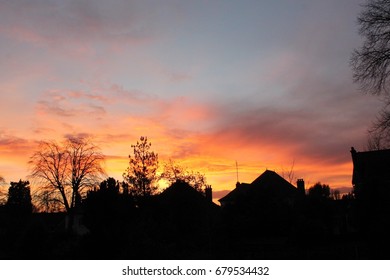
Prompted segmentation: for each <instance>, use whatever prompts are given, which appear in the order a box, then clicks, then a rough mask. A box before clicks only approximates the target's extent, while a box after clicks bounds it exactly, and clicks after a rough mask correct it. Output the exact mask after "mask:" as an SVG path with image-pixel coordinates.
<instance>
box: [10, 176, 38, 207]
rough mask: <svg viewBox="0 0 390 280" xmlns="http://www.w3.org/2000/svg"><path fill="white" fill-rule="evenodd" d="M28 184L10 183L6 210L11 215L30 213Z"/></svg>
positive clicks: (25, 182) (22, 182) (23, 182)
mask: <svg viewBox="0 0 390 280" xmlns="http://www.w3.org/2000/svg"><path fill="white" fill-rule="evenodd" d="M29 185H30V182H29V181H22V180H19V182H11V186H10V187H9V189H8V200H7V204H6V206H7V208H8V209H9V210H10V211H11V213H20V214H28V213H31V212H32V203H31V193H30V186H29Z"/></svg>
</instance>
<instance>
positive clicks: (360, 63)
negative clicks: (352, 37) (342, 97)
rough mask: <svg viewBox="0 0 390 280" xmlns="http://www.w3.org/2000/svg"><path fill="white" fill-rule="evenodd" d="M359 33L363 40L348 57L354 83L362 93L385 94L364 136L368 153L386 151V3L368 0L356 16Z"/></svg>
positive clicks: (389, 68)
mask: <svg viewBox="0 0 390 280" xmlns="http://www.w3.org/2000/svg"><path fill="white" fill-rule="evenodd" d="M358 24H359V33H360V35H361V36H362V37H363V38H364V41H363V45H362V46H361V48H360V49H355V50H354V51H353V53H352V56H351V61H350V62H351V67H352V71H353V79H354V82H356V83H358V84H360V86H361V89H362V90H363V91H364V92H368V93H371V94H374V95H379V94H385V95H386V96H387V98H386V99H385V100H384V103H385V106H384V107H383V109H382V111H381V112H380V113H379V115H378V117H377V119H376V120H375V121H374V123H373V124H372V127H371V129H370V130H369V134H368V143H367V146H368V147H367V148H368V150H379V149H383V148H389V147H390V131H389V130H390V112H389V110H388V107H389V105H390V99H389V76H390V32H389V29H390V0H369V1H367V2H366V3H365V4H364V5H363V10H362V12H361V13H360V15H359V16H358Z"/></svg>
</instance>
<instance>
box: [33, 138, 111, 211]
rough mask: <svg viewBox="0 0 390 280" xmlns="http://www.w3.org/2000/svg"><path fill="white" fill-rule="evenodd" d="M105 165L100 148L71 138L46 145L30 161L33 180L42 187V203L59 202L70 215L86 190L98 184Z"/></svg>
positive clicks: (84, 140) (79, 139)
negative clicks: (103, 164) (59, 142)
mask: <svg viewBox="0 0 390 280" xmlns="http://www.w3.org/2000/svg"><path fill="white" fill-rule="evenodd" d="M103 161H104V156H103V155H102V153H101V152H100V150H99V149H98V147H97V146H95V145H94V144H92V142H91V141H90V140H88V139H85V138H69V139H66V141H64V142H63V143H61V144H58V143H57V142H55V141H51V142H45V141H43V142H41V143H40V146H39V148H38V150H37V151H36V152H35V153H34V154H33V156H32V157H31V159H30V161H29V164H30V166H31V167H32V172H31V175H30V176H31V177H32V178H34V179H36V180H38V181H39V183H40V185H41V186H42V187H41V190H42V192H41V194H42V195H43V196H46V198H45V199H43V201H45V200H46V203H48V201H50V200H52V201H58V200H60V201H61V202H62V203H63V205H64V207H65V210H66V211H67V212H70V211H71V210H72V209H74V208H76V207H77V206H78V205H79V203H80V201H81V197H82V195H84V194H85V193H86V189H87V188H89V187H93V186H95V185H97V184H98V183H99V181H100V177H101V175H103V174H104V170H103V168H102V163H103Z"/></svg>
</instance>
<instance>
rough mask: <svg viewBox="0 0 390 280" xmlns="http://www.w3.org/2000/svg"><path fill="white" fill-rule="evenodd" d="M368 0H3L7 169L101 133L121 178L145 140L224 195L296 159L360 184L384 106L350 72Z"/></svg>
mask: <svg viewBox="0 0 390 280" xmlns="http://www.w3.org/2000/svg"><path fill="white" fill-rule="evenodd" d="M360 4H362V1H358V0H343V1H339V0H327V1H323V0H314V1H313V0H307V1H298V0H284V1H281V0H278V1H260V0H253V1H249V0H248V1H247V0H243V1H227V0H225V1H206V0H204V1H202V0H198V1H161V0H155V1H149V0H146V1H144V0H143V1H125V0H122V1H119V0H114V1H112V0H110V1H106V0H105V1H103V0H93V1H92V0H91V1H64V0H58V1H54V0H37V1H28V0H25V1H18V0H13V1H7V0H0V73H1V75H0V95H1V102H0V175H1V176H3V177H4V178H5V179H6V181H7V182H10V181H16V180H19V179H20V178H21V179H25V178H26V177H27V175H28V173H29V171H28V166H27V162H28V160H29V157H30V156H31V154H32V153H33V151H34V149H36V145H37V142H38V141H39V140H50V139H57V140H58V141H60V140H61V139H63V138H64V137H66V136H67V135H84V136H89V137H92V138H93V140H94V142H95V143H96V144H97V145H99V146H100V147H101V149H102V152H103V153H104V154H105V155H106V156H107V160H106V163H105V166H106V170H107V174H108V175H109V176H113V177H115V178H116V179H118V180H122V173H123V172H124V171H125V169H126V167H127V166H128V155H129V154H131V152H132V150H131V145H132V144H134V143H136V141H137V140H138V139H139V137H140V136H147V137H148V139H149V140H150V141H151V142H152V148H153V150H154V151H155V152H157V153H158V154H159V160H160V163H161V164H162V163H163V162H164V161H166V160H168V159H169V158H172V159H173V160H175V161H177V162H179V163H181V164H182V165H184V166H187V167H188V168H189V169H192V170H194V171H199V172H201V173H204V174H205V175H206V177H207V179H208V183H210V184H211V185H212V186H213V190H214V194H215V195H214V196H216V197H218V196H221V195H223V193H224V192H223V191H224V190H231V189H233V188H234V186H235V183H236V161H237V162H238V169H239V180H240V181H241V182H248V183H250V182H252V181H253V180H254V179H255V178H256V177H257V176H259V175H260V174H261V173H262V172H264V171H265V170H266V169H270V170H275V171H276V172H278V173H279V174H282V173H283V171H285V172H287V171H288V170H289V169H290V168H291V167H292V165H293V163H294V175H295V177H296V178H303V179H305V181H306V184H307V186H310V185H313V184H314V183H316V182H317V181H320V182H321V183H325V184H329V185H330V186H331V187H333V188H339V187H350V186H351V174H352V163H351V156H350V153H349V151H350V148H351V146H354V147H355V148H356V149H357V150H358V151H359V150H364V148H365V144H366V137H367V135H366V131H367V129H368V128H369V126H370V124H371V122H372V121H373V120H374V119H375V116H376V114H377V113H378V111H379V110H380V108H381V106H382V105H381V102H380V100H379V98H378V97H373V96H369V95H365V94H364V93H362V92H361V91H359V89H358V85H356V84H353V82H352V72H351V69H350V67H349V59H350V55H351V52H352V51H353V49H354V48H358V47H359V46H360V44H361V42H362V39H361V38H360V37H359V34H358V26H357V24H356V17H357V15H358V14H359V12H360V10H361V6H360Z"/></svg>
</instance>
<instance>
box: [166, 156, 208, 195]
mask: <svg viewBox="0 0 390 280" xmlns="http://www.w3.org/2000/svg"><path fill="white" fill-rule="evenodd" d="M160 178H161V179H163V180H166V181H168V182H169V183H170V184H173V183H174V182H176V181H177V180H180V181H184V182H186V183H188V184H189V185H190V186H191V187H193V188H194V189H195V190H197V191H199V192H201V193H203V192H204V189H205V187H206V186H207V182H206V177H205V175H203V174H201V173H200V172H194V171H190V170H188V169H187V168H185V167H183V166H182V165H180V164H178V163H176V162H174V161H173V160H172V159H170V160H169V161H168V162H166V163H165V164H164V170H163V173H162V174H161V175H160Z"/></svg>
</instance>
